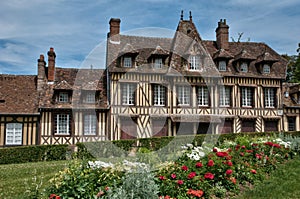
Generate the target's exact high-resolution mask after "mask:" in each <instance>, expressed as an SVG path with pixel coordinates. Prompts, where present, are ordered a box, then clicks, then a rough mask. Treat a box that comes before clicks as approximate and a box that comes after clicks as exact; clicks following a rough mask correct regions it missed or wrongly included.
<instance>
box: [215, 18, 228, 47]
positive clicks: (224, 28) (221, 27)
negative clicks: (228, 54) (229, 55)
mask: <svg viewBox="0 0 300 199" xmlns="http://www.w3.org/2000/svg"><path fill="white" fill-rule="evenodd" d="M228 29H229V26H228V25H227V24H226V19H220V21H219V22H218V27H217V29H216V37H217V46H218V48H219V49H225V50H227V49H229V42H228V38H229V32H228Z"/></svg>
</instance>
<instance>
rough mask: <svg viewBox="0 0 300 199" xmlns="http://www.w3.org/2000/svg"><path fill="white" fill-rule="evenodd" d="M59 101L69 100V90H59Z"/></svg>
mask: <svg viewBox="0 0 300 199" xmlns="http://www.w3.org/2000/svg"><path fill="white" fill-rule="evenodd" d="M58 102H63V103H66V102H69V93H68V92H59V94H58Z"/></svg>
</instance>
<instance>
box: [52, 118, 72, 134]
mask: <svg viewBox="0 0 300 199" xmlns="http://www.w3.org/2000/svg"><path fill="white" fill-rule="evenodd" d="M69 122H70V116H69V115H68V114H57V115H56V117H55V129H54V133H57V134H69V133H70V131H69V130H70V126H69V125H70V123H69Z"/></svg>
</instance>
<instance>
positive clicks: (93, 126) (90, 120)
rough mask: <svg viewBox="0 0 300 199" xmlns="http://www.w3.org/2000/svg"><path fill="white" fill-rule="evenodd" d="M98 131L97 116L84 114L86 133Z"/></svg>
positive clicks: (94, 133) (91, 133) (93, 133)
mask: <svg viewBox="0 0 300 199" xmlns="http://www.w3.org/2000/svg"><path fill="white" fill-rule="evenodd" d="M96 132H97V116H96V115H92V114H89V115H85V116H84V130H83V133H84V135H96Z"/></svg>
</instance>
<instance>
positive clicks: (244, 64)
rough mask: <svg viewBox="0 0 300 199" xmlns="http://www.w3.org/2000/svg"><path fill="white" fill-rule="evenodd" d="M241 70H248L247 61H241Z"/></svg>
mask: <svg viewBox="0 0 300 199" xmlns="http://www.w3.org/2000/svg"><path fill="white" fill-rule="evenodd" d="M241 72H244V73H246V72H248V63H247V62H242V63H241Z"/></svg>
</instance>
